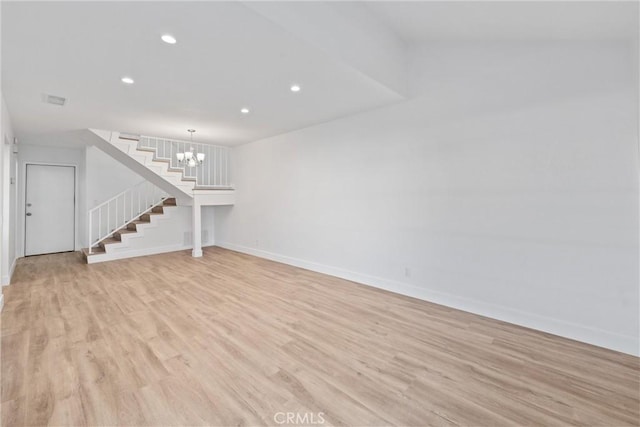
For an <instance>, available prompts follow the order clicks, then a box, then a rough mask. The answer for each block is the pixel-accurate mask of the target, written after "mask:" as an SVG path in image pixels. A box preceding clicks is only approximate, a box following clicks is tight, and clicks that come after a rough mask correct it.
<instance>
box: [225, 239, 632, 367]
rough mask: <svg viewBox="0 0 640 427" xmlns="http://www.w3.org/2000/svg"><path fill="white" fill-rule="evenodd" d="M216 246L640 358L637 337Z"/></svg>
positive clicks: (227, 245) (262, 253) (269, 254)
mask: <svg viewBox="0 0 640 427" xmlns="http://www.w3.org/2000/svg"><path fill="white" fill-rule="evenodd" d="M216 246H220V247H222V248H225V249H230V250H233V251H237V252H242V253H246V254H249V255H254V256H257V257H260V258H266V259H269V260H272V261H277V262H281V263H283V264H289V265H293V266H295V267H300V268H304V269H307V270H311V271H315V272H318V273H323V274H328V275H330V276H335V277H339V278H341V279H346V280H351V281H353V282H357V283H362V284H365V285H369V286H373V287H376V288H380V289H384V290H387V291H390V292H394V293H397V294H401V295H406V296H410V297H414V298H418V299H422V300H425V301H429V302H433V303H436V304H440V305H444V306H447V307H451V308H455V309H458V310H463V311H467V312H469V313H474V314H479V315H481V316H485V317H490V318H492V319H497V320H502V321H504V322H508V323H513V324H515V325H519V326H524V327H527V328H531V329H536V330H539V331H543V332H547V333H550V334H554V335H559V336H561V337H565V338H570V339H573V340H576V341H582V342H585V343H588V344H592V345H596V346H599V347H604V348H608V349H611V350H615V351H620V352H622V353H627V354H631V355H634V356H640V339H638V337H632V336H625V335H620V334H616V333H613V332H609V331H604V330H600V329H595V328H589V327H585V326H582V325H578V324H574V323H569V322H565V321H563V320H558V319H553V318H549V317H544V316H539V315H537V314H534V313H529V312H524V311H519V310H514V309H512V308H508V307H504V306H499V305H493V304H489V303H485V302H482V301H477V300H473V299H468V298H464V297H460V296H456V295H451V294H446V293H443V292H440V291H433V290H430V289H428V288H426V287H418V286H415V285H410V284H408V283H402V282H397V281H394V280H388V279H383V278H380V277H375V276H369V275H367V274H362V273H357V272H353V271H349V270H345V269H342V268H337V267H331V266H328V265H324V264H318V263H315V262H312V261H306V260H303V259H299V258H293V257H290V256H286V255H280V254H275V253H272V252H267V251H263V250H261V249H254V248H250V247H246V246H241V245H236V244H233V243H228V242H216Z"/></svg>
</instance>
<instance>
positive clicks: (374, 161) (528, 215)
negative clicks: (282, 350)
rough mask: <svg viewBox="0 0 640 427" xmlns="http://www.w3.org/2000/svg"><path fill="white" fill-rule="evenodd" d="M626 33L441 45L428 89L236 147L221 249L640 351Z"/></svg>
mask: <svg viewBox="0 0 640 427" xmlns="http://www.w3.org/2000/svg"><path fill="white" fill-rule="evenodd" d="M630 55H631V53H630V46H629V45H628V44H626V43H622V42H620V43H613V42H612V43H595V42H580V43H553V44H551V43H526V44H525V43H521V44H506V43H503V44H495V43H494V44H490V43H487V44H480V43H440V44H432V45H430V46H429V47H424V46H423V47H421V46H419V47H416V48H415V49H414V51H413V52H412V53H411V64H410V76H411V77H410V87H411V91H412V96H413V98H412V99H411V100H409V101H407V102H404V103H402V104H397V105H394V106H390V107H385V108H382V109H379V110H375V111H371V112H367V113H363V114H360V115H357V116H351V117H347V118H344V119H340V120H335V121H332V122H329V123H326V124H322V125H318V126H314V127H310V128H307V129H303V130H300V131H296V132H291V133H287V134H284V135H281V136H277V137H273V138H269V139H265V140H261V141H257V142H254V143H251V144H247V145H244V146H241V147H238V148H236V149H234V156H233V157H234V159H235V163H234V182H235V186H236V188H237V201H236V204H235V206H232V207H221V208H217V212H216V217H215V220H216V244H217V245H220V246H223V247H227V248H231V249H235V250H239V251H243V252H247V253H252V254H255V255H258V256H263V257H266V258H271V259H275V260H278V261H282V262H286V263H290V264H293V265H298V266H302V267H305V268H309V269H312V270H316V271H321V272H325V273H328V274H333V275H336V276H340V277H345V278H348V279H351V280H355V281H358V282H361V283H366V284H370V285H373V286H377V287H381V288H385V289H389V290H392V291H394V292H399V293H403V294H407V295H411V296H415V297H418V298H423V299H426V300H430V301H434V302H438V303H442V304H445V305H449V306H452V307H457V308H461V309H463V310H467V311H471V312H475V313H479V314H483V315H487V316H490V317H493V318H497V319H502V320H506V321H509V322H513V323H516V324H520V325H524V326H528V327H532V328H536V329H540V330H544V331H548V332H551V333H554V334H558V335H562V336H567V337H570V338H574V339H578V340H581V341H585V342H590V343H593V344H596V345H600V346H604V347H609V348H612V349H616V350H620V351H625V352H628V353H632V354H638V335H639V330H638V323H639V322H638V320H639V319H638V300H639V295H638V152H637V150H638V145H637V144H638V134H637V129H638V123H637V115H636V114H635V113H636V107H635V104H636V103H637V97H636V94H637V92H636V91H635V90H634V89H633V87H634V85H633V83H632V82H633V79H634V78H637V76H634V75H633V74H634V73H633V67H632V66H631V63H632V61H631V60H630V58H631V57H630Z"/></svg>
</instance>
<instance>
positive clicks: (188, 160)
mask: <svg viewBox="0 0 640 427" xmlns="http://www.w3.org/2000/svg"><path fill="white" fill-rule="evenodd" d="M195 131H196V130H195V129H187V132H189V134H190V140H191V144H193V133H194V132H195ZM176 157H177V158H178V163H181V164H182V163H184V164H185V165H186V166H189V167H190V168H194V167H196V166H200V165H201V164H202V162H203V161H204V153H198V152H197V151H196V150H195V148H193V146H191V147H190V148H189V151H185V152H184V153H176Z"/></svg>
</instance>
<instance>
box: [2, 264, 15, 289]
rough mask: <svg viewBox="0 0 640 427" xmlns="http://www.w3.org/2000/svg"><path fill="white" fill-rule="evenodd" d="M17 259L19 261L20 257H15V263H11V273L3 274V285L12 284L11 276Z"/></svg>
mask: <svg viewBox="0 0 640 427" xmlns="http://www.w3.org/2000/svg"><path fill="white" fill-rule="evenodd" d="M17 261H18V257H15V258H14V259H13V263H12V264H11V267H10V268H9V275H4V276H2V283H0V284H1V285H2V286H9V285H10V284H11V278H12V277H13V272H14V270H15V269H16V262H17Z"/></svg>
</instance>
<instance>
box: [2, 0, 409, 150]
mask: <svg viewBox="0 0 640 427" xmlns="http://www.w3.org/2000/svg"><path fill="white" fill-rule="evenodd" d="M163 33H171V34H173V35H174V36H175V37H176V38H177V39H178V43H177V44H175V45H168V44H166V43H163V42H162V41H161V40H160V36H161V35H162V34H163ZM125 75H126V76H131V77H132V78H133V79H134V80H135V84H133V85H125V84H123V83H121V81H120V79H121V77H122V76H125ZM292 83H299V84H300V85H301V86H302V91H301V92H300V93H297V94H293V93H291V92H290V90H289V87H290V86H291V84H292ZM2 84H3V95H4V97H5V100H6V102H7V105H8V108H9V111H10V114H11V118H12V123H13V126H14V128H15V129H14V130H15V132H16V134H18V136H19V137H23V138H24V137H29V136H34V135H37V134H47V133H52V132H64V131H68V130H74V129H81V128H89V127H92V128H102V129H112V130H120V131H127V132H134V133H142V134H147V135H158V136H164V137H173V138H180V139H186V138H188V133H187V132H186V130H187V129H188V128H195V129H196V130H197V132H196V134H195V139H196V140H197V141H202V142H213V143H219V144H227V145H234V144H239V143H244V142H248V141H252V140H256V139H259V138H264V137H267V136H271V135H275V134H279V133H283V132H286V131H289V130H293V129H297V128H301V127H305V126H309V125H311V124H315V123H320V122H324V121H327V120H331V119H334V118H337V117H341V116H344V115H348V114H351V113H354V112H358V111H362V110H367V109H371V108H375V107H378V106H381V105H385V104H388V103H390V102H396V101H398V100H399V99H402V98H401V96H399V95H398V94H397V93H395V92H394V91H392V90H389V88H387V87H385V86H384V85H381V84H380V83H379V82H377V81H375V80H374V79H371V78H370V77H368V76H366V75H364V74H363V73H361V72H359V71H358V70H357V69H354V67H352V66H350V65H349V64H347V63H345V62H344V61H339V60H337V59H336V58H334V57H332V56H330V55H329V54H327V52H326V51H323V50H321V49H318V48H315V47H313V46H311V45H310V44H309V43H305V42H303V41H302V40H300V39H299V38H297V37H295V36H294V35H292V34H291V33H289V32H287V31H286V30H285V29H283V28H282V27H281V26H279V25H277V24H275V23H274V22H271V21H270V20H268V19H266V18H265V17H263V16H262V15H260V14H258V13H257V12H255V11H254V10H252V8H250V7H247V6H246V5H244V4H242V3H239V2H225V3H222V2H188V3H187V2H184V3H181V2H39V3H34V2H3V5H2ZM43 93H49V94H53V95H59V96H62V97H65V98H67V99H68V103H67V105H66V106H64V107H62V108H61V107H57V106H53V105H49V104H45V103H43V102H42V101H41V96H42V94H43ZM242 107H248V108H250V109H251V113H250V114H248V115H243V114H241V113H240V109H241V108H242Z"/></svg>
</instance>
